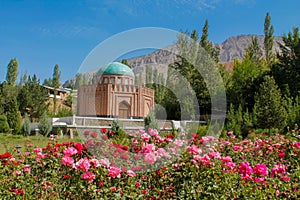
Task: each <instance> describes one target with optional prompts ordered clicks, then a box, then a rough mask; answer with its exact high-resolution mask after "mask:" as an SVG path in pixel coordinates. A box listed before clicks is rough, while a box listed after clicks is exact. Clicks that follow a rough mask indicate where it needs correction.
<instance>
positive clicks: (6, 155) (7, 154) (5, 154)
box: [0, 152, 11, 159]
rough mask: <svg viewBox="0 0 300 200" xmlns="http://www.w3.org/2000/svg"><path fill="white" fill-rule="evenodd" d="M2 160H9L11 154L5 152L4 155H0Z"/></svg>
mask: <svg viewBox="0 0 300 200" xmlns="http://www.w3.org/2000/svg"><path fill="white" fill-rule="evenodd" d="M4 158H11V154H10V153H8V152H5V153H4V154H1V155H0V159H4Z"/></svg>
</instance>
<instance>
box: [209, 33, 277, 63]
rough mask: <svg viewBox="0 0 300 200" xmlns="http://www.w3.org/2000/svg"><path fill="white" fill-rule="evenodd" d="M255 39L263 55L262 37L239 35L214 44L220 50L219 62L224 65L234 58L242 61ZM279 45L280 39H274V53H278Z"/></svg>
mask: <svg viewBox="0 0 300 200" xmlns="http://www.w3.org/2000/svg"><path fill="white" fill-rule="evenodd" d="M253 37H256V38H257V41H258V44H259V46H260V48H261V50H262V52H263V53H264V50H263V45H264V36H257V35H240V36H235V37H230V38H228V39H227V40H225V41H224V42H223V43H221V44H216V45H215V46H218V47H219V48H220V57H219V59H220V62H222V63H226V62H230V61H233V60H234V59H236V58H239V59H242V58H243V56H244V54H245V52H246V49H247V47H248V46H249V45H250V44H251V41H252V38H253ZM278 42H279V43H282V39H281V37H274V46H273V50H274V51H279V45H278Z"/></svg>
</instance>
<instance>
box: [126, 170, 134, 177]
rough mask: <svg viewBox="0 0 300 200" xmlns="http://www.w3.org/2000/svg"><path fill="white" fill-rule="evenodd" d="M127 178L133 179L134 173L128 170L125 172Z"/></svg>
mask: <svg viewBox="0 0 300 200" xmlns="http://www.w3.org/2000/svg"><path fill="white" fill-rule="evenodd" d="M127 176H129V177H134V176H135V172H134V171H132V170H128V171H127Z"/></svg>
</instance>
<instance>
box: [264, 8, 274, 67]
mask: <svg viewBox="0 0 300 200" xmlns="http://www.w3.org/2000/svg"><path fill="white" fill-rule="evenodd" d="M264 33H265V38H264V48H265V57H266V62H267V64H270V61H271V60H272V54H273V53H272V48H273V45H274V37H273V33H274V28H273V26H272V25H271V17H270V14H269V13H268V12H267V14H266V17H265V23H264Z"/></svg>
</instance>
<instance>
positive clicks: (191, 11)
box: [0, 0, 300, 82]
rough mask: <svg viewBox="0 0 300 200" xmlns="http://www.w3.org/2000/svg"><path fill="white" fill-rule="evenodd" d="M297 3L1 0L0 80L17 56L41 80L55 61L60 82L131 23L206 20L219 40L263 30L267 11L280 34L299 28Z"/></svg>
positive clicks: (187, 26) (196, 24) (185, 26)
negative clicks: (98, 47)
mask: <svg viewBox="0 0 300 200" xmlns="http://www.w3.org/2000/svg"><path fill="white" fill-rule="evenodd" d="M299 8H300V1H299V0H287V1H283V0H272V1H268V0H172V1H171V0H143V1H138V0H128V1H116V0H99V1H97V0H86V1H79V0H72V1H71V0H69V1H67V0H61V1H59V0H40V1H39V0H16V1H13V0H11V1H10V0H0V81H3V80H4V79H5V76H6V68H7V64H8V63H9V61H10V59H11V58H17V60H18V61H19V74H22V73H25V71H26V70H27V71H28V73H29V74H30V75H33V74H36V75H37V76H38V78H39V79H40V80H41V82H43V80H44V79H45V78H49V77H51V76H52V73H53V68H54V65H55V64H58V65H59V66H60V70H61V72H62V77H61V81H62V82H64V81H65V80H67V79H69V78H71V77H74V76H75V75H76V73H77V72H78V70H79V67H80V65H81V63H82V62H83V61H84V59H85V57H86V56H87V55H88V54H89V53H90V52H91V51H92V50H93V49H94V48H95V47H96V46H97V45H98V44H99V43H101V42H103V41H105V40H106V39H107V38H109V37H111V36H113V35H115V34H118V33H120V32H123V31H127V30H130V29H134V28H141V27H160V28H167V29H172V30H175V31H179V30H181V29H182V30H189V31H191V30H193V29H196V30H198V31H199V32H200V33H201V29H202V27H203V24H204V21H205V19H208V21H209V26H210V27H209V39H210V40H211V41H213V42H215V43H221V42H223V41H224V40H226V39H227V38H228V37H230V36H236V35H240V34H258V35H263V24H264V17H265V15H266V12H269V13H270V15H271V23H272V25H273V26H274V29H275V34H274V35H279V36H281V35H283V34H286V33H287V32H288V31H290V30H292V27H300V20H299V19H300V12H299ZM146 39H147V36H145V40H146ZM116 48H117V47H116ZM99 67H100V66H99Z"/></svg>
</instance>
